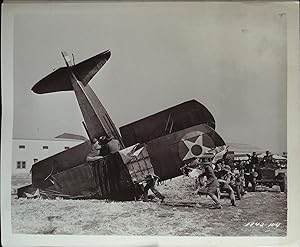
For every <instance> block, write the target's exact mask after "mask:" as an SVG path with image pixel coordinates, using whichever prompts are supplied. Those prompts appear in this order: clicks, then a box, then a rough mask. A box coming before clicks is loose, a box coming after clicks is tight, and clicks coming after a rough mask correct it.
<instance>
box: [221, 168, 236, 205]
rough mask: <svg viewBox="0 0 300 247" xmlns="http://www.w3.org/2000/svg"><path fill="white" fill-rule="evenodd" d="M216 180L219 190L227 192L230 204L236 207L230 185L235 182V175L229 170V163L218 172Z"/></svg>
mask: <svg viewBox="0 0 300 247" xmlns="http://www.w3.org/2000/svg"><path fill="white" fill-rule="evenodd" d="M218 176H219V177H218V181H219V184H220V191H225V192H227V193H228V195H229V197H230V201H231V205H232V206H235V207H236V203H235V196H234V191H233V188H232V186H233V185H234V183H235V181H234V180H235V176H234V174H233V173H232V172H231V170H230V166H229V165H225V167H224V169H223V170H222V171H220V172H219V173H218Z"/></svg>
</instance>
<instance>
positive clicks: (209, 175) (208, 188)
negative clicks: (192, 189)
mask: <svg viewBox="0 0 300 247" xmlns="http://www.w3.org/2000/svg"><path fill="white" fill-rule="evenodd" d="M202 165H203V166H204V172H203V173H202V174H201V175H200V176H202V177H204V176H206V183H205V184H204V186H203V187H201V188H199V189H198V190H197V193H199V194H207V195H209V197H210V198H211V199H212V200H213V201H214V203H215V208H217V209H221V208H222V206H221V203H220V199H219V196H218V195H219V193H218V192H219V182H218V179H217V177H216V176H215V173H214V170H213V169H212V167H211V164H210V163H209V162H205V163H202Z"/></svg>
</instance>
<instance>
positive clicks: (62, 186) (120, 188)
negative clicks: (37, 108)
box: [18, 50, 225, 200]
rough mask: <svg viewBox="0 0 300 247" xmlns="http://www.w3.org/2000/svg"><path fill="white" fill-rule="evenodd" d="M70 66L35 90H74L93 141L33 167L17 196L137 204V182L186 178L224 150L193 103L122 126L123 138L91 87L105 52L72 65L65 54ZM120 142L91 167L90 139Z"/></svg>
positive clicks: (202, 110)
mask: <svg viewBox="0 0 300 247" xmlns="http://www.w3.org/2000/svg"><path fill="white" fill-rule="evenodd" d="M62 56H63V58H64V61H65V63H66V67H62V68H59V69H57V70H55V71H54V72H52V73H51V74H49V75H48V76H46V77H44V78H43V79H41V80H40V81H39V82H37V83H36V84H35V85H34V86H33V88H32V91H33V92H34V93H37V94H46V93H52V92H59V91H74V92H75V96H76V99H77V101H78V104H79V107H80V110H81V112H82V115H83V119H84V122H83V125H84V127H85V130H86V132H87V134H88V136H89V139H90V140H89V141H86V142H84V143H82V144H79V145H77V146H75V147H73V148H70V149H67V150H65V151H63V152H61V153H58V154H55V155H53V156H51V157H48V158H46V159H44V160H41V161H39V162H37V163H35V164H34V165H33V166H32V170H31V171H32V184H31V185H28V186H24V187H22V188H19V189H18V197H31V196H34V195H36V194H39V195H40V196H42V197H44V198H57V197H60V198H67V199H91V198H92V199H112V200H133V199H134V197H135V182H137V183H140V182H143V180H144V178H145V176H146V175H148V174H153V173H154V174H156V175H157V176H159V177H160V179H161V180H162V181H163V180H167V179H171V178H174V177H176V176H180V175H182V173H181V170H180V168H181V167H182V166H184V165H185V164H188V163H190V162H191V161H193V160H194V159H195V158H209V157H212V154H215V153H216V152H219V151H220V150H222V148H223V149H224V147H225V142H224V140H223V139H222V138H221V137H220V136H219V135H218V133H217V132H216V131H215V120H214V117H213V116H212V114H211V113H210V112H209V111H208V109H207V108H206V107H205V106H204V105H202V104H201V103H199V102H197V101H196V100H190V101H187V102H184V103H182V104H179V105H176V106H174V107H171V108H168V109H165V110H163V111H161V112H158V113H155V114H153V115H151V116H148V117H146V118H143V119H140V120H138V121H135V122H132V123H130V124H127V125H125V126H122V127H120V129H119V130H120V133H119V131H118V130H117V128H116V126H115V124H114V123H113V121H112V119H111V118H110V116H109V114H108V113H107V111H106V110H105V108H104V106H103V105H102V104H101V102H100V100H99V99H98V97H97V96H96V94H95V93H94V91H93V90H92V88H91V87H90V86H89V84H88V83H89V82H90V81H91V80H92V78H93V77H94V76H95V75H96V73H97V72H98V71H99V70H100V69H101V68H102V67H103V66H104V64H105V63H106V62H107V61H108V60H109V58H110V56H111V52H110V51H108V50H107V51H104V52H102V53H100V54H98V55H96V56H94V57H91V58H89V59H87V60H84V61H82V62H80V63H78V64H74V62H72V61H71V59H70V58H69V56H68V55H67V54H66V53H65V52H62ZM100 136H105V137H107V138H109V139H113V140H117V141H118V143H119V150H117V151H116V150H115V149H114V150H110V152H109V154H108V155H106V156H104V157H103V158H101V159H99V160H96V161H94V162H87V161H86V157H87V155H88V153H89V152H90V150H91V146H92V145H91V143H92V142H91V140H93V138H99V137H100Z"/></svg>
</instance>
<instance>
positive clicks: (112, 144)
mask: <svg viewBox="0 0 300 247" xmlns="http://www.w3.org/2000/svg"><path fill="white" fill-rule="evenodd" d="M99 142H100V144H101V145H102V150H101V154H102V155H103V156H106V155H108V154H113V153H116V152H118V151H120V150H121V144H120V142H119V141H118V140H117V139H115V138H114V137H112V136H101V137H100V138H99Z"/></svg>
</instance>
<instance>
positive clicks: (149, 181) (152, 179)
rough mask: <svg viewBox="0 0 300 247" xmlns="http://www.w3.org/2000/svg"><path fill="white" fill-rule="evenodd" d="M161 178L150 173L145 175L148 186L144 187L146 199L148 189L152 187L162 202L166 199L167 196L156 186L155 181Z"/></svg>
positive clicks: (145, 198)
mask: <svg viewBox="0 0 300 247" xmlns="http://www.w3.org/2000/svg"><path fill="white" fill-rule="evenodd" d="M157 180H159V177H158V176H156V175H155V174H148V175H146V177H145V182H146V186H145V187H144V200H143V201H145V202H146V201H148V190H149V189H151V191H152V192H153V193H154V195H155V196H156V197H158V198H159V199H160V201H161V202H163V201H164V199H165V196H163V195H162V194H161V193H159V191H158V190H157V189H156V188H155V182H156V181H157Z"/></svg>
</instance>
